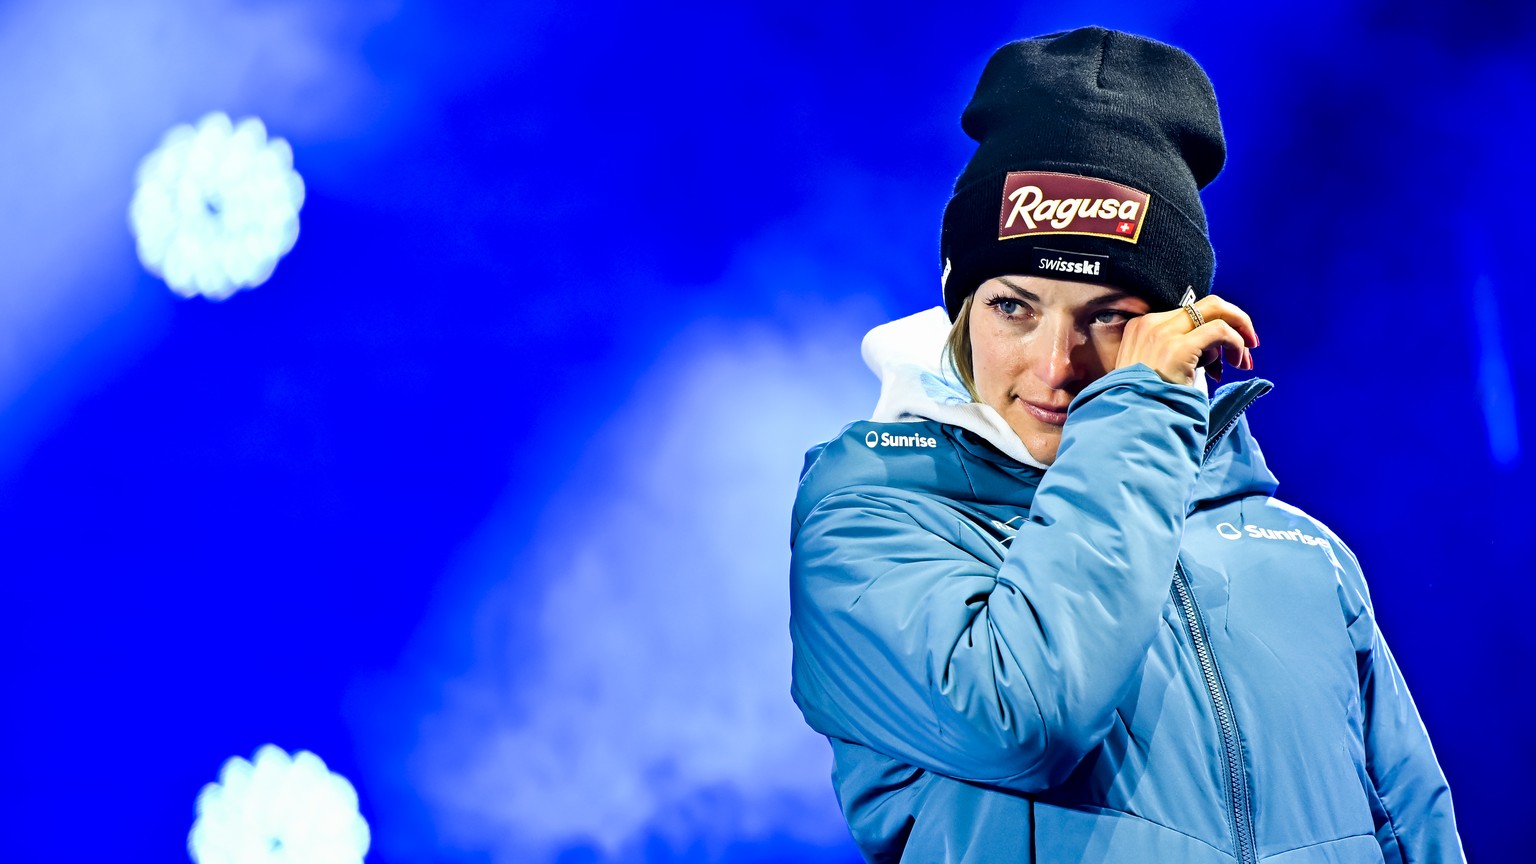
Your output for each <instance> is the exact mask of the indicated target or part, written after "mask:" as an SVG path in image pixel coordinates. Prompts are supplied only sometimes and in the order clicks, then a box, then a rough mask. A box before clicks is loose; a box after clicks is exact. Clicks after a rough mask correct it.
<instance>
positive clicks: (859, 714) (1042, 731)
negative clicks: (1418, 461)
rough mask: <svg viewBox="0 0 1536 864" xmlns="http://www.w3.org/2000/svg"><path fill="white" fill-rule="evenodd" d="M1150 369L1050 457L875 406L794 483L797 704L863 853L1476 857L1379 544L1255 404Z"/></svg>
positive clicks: (1106, 385) (1046, 861) (915, 860)
mask: <svg viewBox="0 0 1536 864" xmlns="http://www.w3.org/2000/svg"><path fill="white" fill-rule="evenodd" d="M1268 389H1269V384H1268V383H1267V382H1264V381H1249V382H1244V383H1241V384H1237V385H1232V386H1229V387H1227V388H1225V389H1224V390H1223V391H1219V392H1218V394H1217V397H1216V398H1215V399H1214V400H1210V401H1208V400H1207V398H1206V397H1205V396H1204V394H1203V393H1201V392H1200V391H1198V390H1197V389H1196V388H1193V387H1183V386H1176V385H1172V384H1168V383H1166V382H1164V381H1163V380H1162V379H1160V378H1159V377H1158V376H1157V375H1156V374H1155V373H1154V372H1152V370H1150V369H1149V368H1147V367H1146V366H1143V365H1137V366H1132V367H1128V368H1126V369H1120V370H1117V371H1115V372H1111V373H1110V374H1108V375H1106V376H1104V377H1103V378H1101V379H1099V380H1098V381H1097V382H1095V383H1094V384H1092V385H1091V386H1089V387H1088V388H1087V389H1085V390H1084V391H1083V392H1082V393H1080V394H1079V395H1078V396H1077V398H1076V399H1075V400H1074V401H1073V403H1072V406H1071V408H1070V411H1069V415H1068V417H1069V419H1068V421H1067V424H1066V427H1065V429H1064V432H1063V438H1062V445H1061V448H1060V450H1059V455H1058V458H1057V460H1056V462H1055V463H1054V464H1053V465H1052V466H1051V468H1050V469H1049V470H1048V471H1041V470H1040V469H1039V468H1035V467H1029V466H1026V465H1023V464H1020V462H1018V461H1016V460H1014V459H1012V458H1009V457H1008V456H1005V455H1003V454H1002V453H1000V452H999V451H998V450H997V449H995V448H994V447H992V446H990V445H989V444H987V443H986V442H985V441H984V440H982V438H981V437H980V436H978V435H976V434H974V433H972V432H970V431H966V430H964V429H961V428H959V427H957V426H954V425H949V424H946V423H940V422H935V421H915V422H886V423H876V422H860V423H854V424H853V425H851V426H849V427H848V428H847V429H846V430H845V431H844V432H843V433H842V434H841V435H840V436H838V437H837V438H834V439H833V440H831V441H829V442H827V443H826V444H824V445H821V446H820V447H817V448H815V449H813V450H812V451H811V452H810V453H809V454H808V456H807V462H806V469H805V471H804V474H803V476H802V479H801V483H800V489H799V494H798V497H797V499H796V501H795V508H794V522H793V534H792V540H791V543H792V549H793V553H792V564H791V610H792V611H791V617H790V632H791V637H792V639H793V644H794V669H793V672H794V679H793V687H792V691H793V695H794V698H795V701H796V703H797V704H798V705H799V706H800V709H801V711H802V712H803V713H804V716H805V719H806V722H807V723H809V724H810V726H811V727H812V728H814V729H815V730H816V731H818V732H820V733H822V734H824V735H826V736H827V737H828V739H829V740H830V741H831V743H832V751H833V756H834V768H833V782H834V784H835V787H836V791H837V794H838V798H839V800H840V801H841V803H842V807H843V811H844V813H845V815H846V816H847V819H848V825H849V828H850V829H851V831H852V833H853V837H854V839H855V841H856V842H857V843H858V845H859V847H860V849H862V850H863V852H864V855H865V857H866V858H867V859H868V860H869V861H871V862H894V861H902V862H908V864H938V862H966V864H972V862H976V864H980V862H987V864H992V862H998V864H1002V862H1007V864H1013V862H1021V864H1022V862H1039V864H1055V862H1069V861H1070V862H1116V864H1134V862H1178V864H1205V862H1212V864H1214V862H1233V861H1237V862H1242V864H1251V862H1261V861H1262V862H1273V864H1303V862H1330V864H1354V862H1361V864H1366V862H1372V864H1374V862H1383V861H1386V862H1393V864H1395V862H1412V864H1432V862H1451V861H1463V860H1464V857H1463V854H1462V850H1461V845H1460V841H1459V839H1458V837H1457V833H1456V825H1455V817H1454V815H1453V813H1452V808H1451V796H1450V791H1449V790H1448V788H1447V787H1446V783H1445V778H1444V775H1443V774H1442V773H1441V771H1440V768H1439V766H1438V764H1437V763H1436V761H1435V756H1434V753H1433V751H1432V750H1431V748H1430V743H1429V739H1428V737H1427V735H1426V733H1425V730H1424V726H1423V724H1422V722H1421V721H1420V719H1419V715H1418V712H1417V711H1416V710H1415V708H1414V705H1413V700H1412V699H1411V698H1410V696H1409V694H1408V690H1407V688H1406V686H1405V685H1404V682H1403V678H1402V676H1401V674H1399V671H1398V667H1397V664H1396V663H1395V662H1394V661H1393V659H1392V654H1391V652H1390V651H1388V649H1387V645H1386V643H1385V642H1384V641H1383V640H1382V636H1381V633H1380V631H1379V630H1378V629H1377V626H1376V621H1375V618H1374V616H1373V614H1372V611H1371V603H1370V598H1369V595H1368V594H1367V591H1366V585H1365V581H1364V579H1363V578H1362V576H1361V573H1360V569H1359V565H1358V564H1357V562H1356V561H1355V559H1354V556H1353V555H1352V554H1351V553H1350V551H1349V550H1348V549H1347V548H1346V547H1345V546H1344V544H1343V543H1342V542H1340V540H1339V539H1338V538H1337V537H1336V536H1334V534H1333V533H1332V532H1330V531H1329V530H1328V529H1327V528H1326V527H1325V526H1323V525H1322V524H1321V523H1319V522H1317V521H1316V520H1313V519H1312V518H1310V517H1308V516H1307V515H1306V514H1304V513H1302V512H1300V511H1299V510H1297V509H1295V508H1293V507H1290V506H1287V505H1285V504H1283V503H1281V502H1279V501H1277V500H1276V499H1275V498H1274V497H1272V496H1273V493H1274V490H1275V486H1276V482H1275V478H1274V476H1273V475H1272V474H1271V473H1270V472H1269V470H1268V469H1267V468H1266V467H1265V465H1264V460H1263V458H1262V456H1261V454H1260V453H1259V449H1258V446H1257V444H1256V443H1255V442H1254V440H1253V438H1252V437H1251V436H1250V435H1249V432H1248V428H1247V422H1246V420H1244V419H1243V417H1242V413H1243V411H1244V410H1245V409H1246V408H1247V407H1248V405H1249V404H1250V403H1251V402H1252V401H1253V400H1254V399H1256V398H1258V396H1260V395H1261V394H1262V393H1263V392H1265V391H1267V390H1268Z"/></svg>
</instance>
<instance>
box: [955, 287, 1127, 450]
mask: <svg viewBox="0 0 1536 864" xmlns="http://www.w3.org/2000/svg"><path fill="white" fill-rule="evenodd" d="M1149 311H1151V307H1150V306H1149V305H1148V304H1147V302H1146V301H1145V300H1142V299H1141V298H1139V297H1136V296H1133V295H1131V294H1127V293H1125V292H1123V291H1120V290H1118V289H1115V288H1110V287H1108V286H1106V285H1093V284H1090V283H1086V282H1069V281H1067V280H1063V279H1048V278H1045V277H1043V276H999V277H997V278H995V279H988V280H987V281H986V282H983V283H981V287H979V288H977V289H976V296H975V298H974V299H973V300H972V305H971V321H970V336H971V367H972V372H973V374H974V376H975V383H976V395H978V396H980V397H981V401H983V402H985V403H987V404H988V405H991V406H992V407H993V408H995V409H997V413H999V414H1001V415H1002V416H1003V419H1004V420H1006V421H1008V425H1009V426H1011V427H1013V431H1014V432H1017V433H1018V435H1019V438H1020V440H1022V441H1023V442H1024V446H1025V447H1027V448H1029V452H1030V453H1032V454H1034V457H1035V458H1036V459H1039V460H1040V461H1041V462H1043V463H1045V464H1046V465H1050V464H1051V463H1052V462H1055V461H1056V450H1057V448H1058V447H1060V446H1061V427H1062V425H1063V424H1065V423H1066V422H1067V405H1068V404H1069V403H1071V401H1072V398H1073V397H1074V396H1076V395H1077V394H1078V392H1079V391H1081V390H1082V389H1083V388H1084V387H1087V386H1088V385H1089V384H1091V383H1093V382H1094V381H1096V380H1098V378H1099V376H1101V375H1103V374H1104V373H1106V372H1108V371H1110V370H1111V369H1114V368H1115V358H1116V357H1117V356H1118V355H1119V353H1120V334H1121V331H1122V330H1124V329H1125V322H1127V321H1129V320H1131V319H1132V318H1135V317H1136V316H1138V315H1143V314H1146V313H1147V312H1149Z"/></svg>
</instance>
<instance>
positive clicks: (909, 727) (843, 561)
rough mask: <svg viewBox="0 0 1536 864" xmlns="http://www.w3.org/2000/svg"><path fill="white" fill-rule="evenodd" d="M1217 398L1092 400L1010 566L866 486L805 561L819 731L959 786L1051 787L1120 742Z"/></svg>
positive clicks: (830, 509) (927, 510) (796, 560)
mask: <svg viewBox="0 0 1536 864" xmlns="http://www.w3.org/2000/svg"><path fill="white" fill-rule="evenodd" d="M1208 410H1209V407H1208V403H1207V401H1206V399H1205V397H1204V395H1203V394H1201V393H1200V392H1199V391H1197V390H1196V389H1194V388H1190V387H1179V386H1176V385H1170V384H1168V383H1166V382H1164V381H1162V379H1160V378H1158V377H1157V375H1156V374H1155V373H1154V372H1152V370H1151V369H1149V368H1147V367H1146V366H1143V365H1137V366H1133V367H1129V368H1127V369H1121V370H1117V371H1115V372H1112V373H1110V374H1109V375H1106V376H1104V377H1103V378H1101V379H1100V380H1099V381H1097V382H1095V383H1094V384H1093V385H1091V386H1090V387H1089V388H1087V389H1085V390H1084V391H1083V392H1082V393H1081V394H1079V396H1078V398H1077V400H1075V401H1074V404H1073V406H1072V408H1071V411H1070V415H1069V416H1070V418H1071V419H1070V420H1069V421H1068V423H1067V425H1066V427H1065V429H1064V430H1063V431H1064V434H1063V440H1062V446H1061V448H1060V450H1059V452H1058V457H1057V460H1056V462H1055V463H1054V464H1053V465H1052V467H1051V469H1050V470H1049V471H1047V472H1046V473H1045V475H1044V478H1043V479H1042V481H1041V483H1040V486H1039V488H1038V490H1037V491H1036V493H1035V497H1034V501H1033V504H1032V505H1031V508H1030V514H1029V520H1028V521H1027V522H1026V523H1024V524H1023V525H1022V526H1021V527H1020V529H1019V531H1018V533H1017V535H1016V536H1015V537H1014V539H1013V541H1012V543H1011V545H1010V546H1009V548H1008V550H1007V553H1006V555H1005V556H1004V557H1003V559H1002V562H1001V565H1000V566H999V565H998V564H997V562H995V561H993V562H990V563H989V562H986V561H984V560H981V559H980V558H978V557H977V556H976V555H975V554H973V553H972V552H969V551H966V550H965V549H964V548H962V546H961V545H960V543H959V542H957V541H958V540H959V533H960V532H962V531H964V530H966V528H965V526H963V525H960V524H958V523H959V520H958V519H957V518H956V515H955V513H954V511H953V510H952V509H948V508H946V507H944V506H943V505H942V504H940V503H938V502H934V501H930V500H927V499H924V498H922V497H921V496H915V495H914V496H902V495H901V494H900V492H899V490H892V489H889V488H881V487H855V488H851V489H845V490H842V491H841V492H839V493H837V494H834V495H830V496H828V497H826V498H824V499H823V500H822V501H821V502H820V503H819V504H818V505H817V506H816V507H815V508H814V509H813V510H811V512H810V513H809V514H808V515H807V516H806V518H805V520H804V522H803V524H802V525H801V526H800V529H799V533H798V535H797V537H796V539H795V541H794V544H793V553H792V556H791V568H790V570H791V621H790V631H791V636H792V639H793V641H794V648H795V660H794V684H793V688H792V690H793V693H794V696H795V699H796V702H797V703H798V704H799V705H800V707H801V710H802V712H803V713H804V714H805V717H806V720H807V722H808V723H809V724H810V725H811V726H812V727H813V728H815V729H816V730H817V731H819V732H821V733H823V734H825V735H828V736H831V737H834V738H841V739H844V740H849V741H854V742H857V743H859V744H862V745H864V746H866V747H869V748H871V749H874V750H876V751H879V752H882V753H884V754H886V755H888V756H890V757H892V758H895V759H898V760H900V761H902V762H905V763H908V764H911V765H915V766H918V767H921V768H925V769H927V770H930V771H934V772H937V773H940V774H943V775H946V776H950V777H955V778H958V779H962V780H968V781H974V782H983V783H988V784H991V785H996V786H1001V787H1006V788H1012V789H1018V790H1021V791H1035V790H1039V789H1042V788H1045V787H1048V786H1050V785H1053V784H1055V783H1057V782H1059V781H1060V780H1062V779H1063V778H1065V776H1066V775H1067V774H1068V773H1069V772H1070V771H1071V770H1072V768H1073V767H1075V766H1076V764H1077V763H1078V761H1079V760H1081V758H1082V756H1083V755H1084V754H1085V753H1086V752H1087V751H1088V750H1089V749H1091V748H1092V747H1093V746H1094V745H1095V744H1096V743H1097V742H1098V741H1099V740H1100V739H1101V738H1102V737H1103V736H1104V735H1105V734H1106V733H1107V732H1108V730H1109V728H1110V723H1111V721H1112V719H1113V712H1114V707H1115V706H1116V705H1117V704H1118V703H1119V702H1120V701H1121V700H1122V698H1123V696H1124V695H1125V692H1126V691H1127V689H1128V688H1129V687H1130V686H1131V682H1132V681H1133V679H1134V676H1135V674H1136V672H1137V671H1138V669H1139V668H1140V665H1141V663H1142V660H1143V658H1144V657H1145V654H1146V649H1147V646H1148V645H1149V644H1150V642H1151V641H1152V639H1153V637H1154V636H1155V634H1156V631H1157V628H1158V626H1160V625H1159V621H1160V616H1161V609H1162V607H1163V604H1164V602H1165V600H1166V598H1167V594H1168V590H1169V584H1170V581H1171V578H1172V574H1173V567H1174V562H1175V561H1176V559H1177V556H1178V549H1179V541H1180V537H1181V534H1182V532H1183V524H1184V514H1185V512H1186V508H1187V504H1188V500H1189V497H1190V494H1191V491H1192V488H1193V484H1194V479H1195V475H1196V471H1197V469H1198V463H1199V459H1200V455H1201V451H1202V448H1203V446H1204V443H1205V437H1206V428H1205V427H1206V420H1207V414H1208Z"/></svg>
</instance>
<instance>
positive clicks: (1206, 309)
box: [1195, 294, 1259, 366]
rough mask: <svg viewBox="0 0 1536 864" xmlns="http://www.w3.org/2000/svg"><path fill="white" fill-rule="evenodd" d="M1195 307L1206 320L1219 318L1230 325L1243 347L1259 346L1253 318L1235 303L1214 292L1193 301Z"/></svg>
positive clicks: (1257, 332)
mask: <svg viewBox="0 0 1536 864" xmlns="http://www.w3.org/2000/svg"><path fill="white" fill-rule="evenodd" d="M1195 309H1196V310H1197V311H1198V312H1199V313H1200V316H1201V317H1202V318H1204V319H1205V320H1206V321H1207V322H1209V321H1216V320H1221V321H1225V322H1227V323H1228V324H1229V325H1231V326H1232V328H1233V329H1234V330H1236V331H1237V333H1238V334H1239V335H1241V336H1242V338H1243V344H1244V346H1245V347H1248V348H1257V347H1259V331H1257V330H1255V329H1254V327H1253V319H1252V318H1250V317H1248V313H1247V312H1244V311H1243V310H1242V309H1240V308H1238V306H1237V304H1235V303H1231V302H1229V301H1227V300H1224V299H1222V298H1221V297H1218V296H1216V295H1215V294H1207V295H1206V296H1204V297H1202V298H1200V299H1199V300H1196V301H1195ZM1232 365H1233V366H1237V365H1238V364H1236V363H1233V364H1232Z"/></svg>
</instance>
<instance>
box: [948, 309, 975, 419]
mask: <svg viewBox="0 0 1536 864" xmlns="http://www.w3.org/2000/svg"><path fill="white" fill-rule="evenodd" d="M975 298H976V292H975V291H972V292H971V293H970V294H967V295H966V297H965V301H964V302H963V303H961V304H960V314H958V315H956V316H955V323H953V324H951V325H950V326H949V338H948V339H946V340H945V341H944V359H945V360H946V361H948V363H949V367H950V368H951V369H953V370H955V375H956V376H958V377H959V378H960V383H961V384H964V385H965V392H966V393H969V394H970V396H971V401H972V402H980V401H981V397H979V396H977V395H976V370H975V367H973V366H972V365H971V301H972V300H974V299H975Z"/></svg>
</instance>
